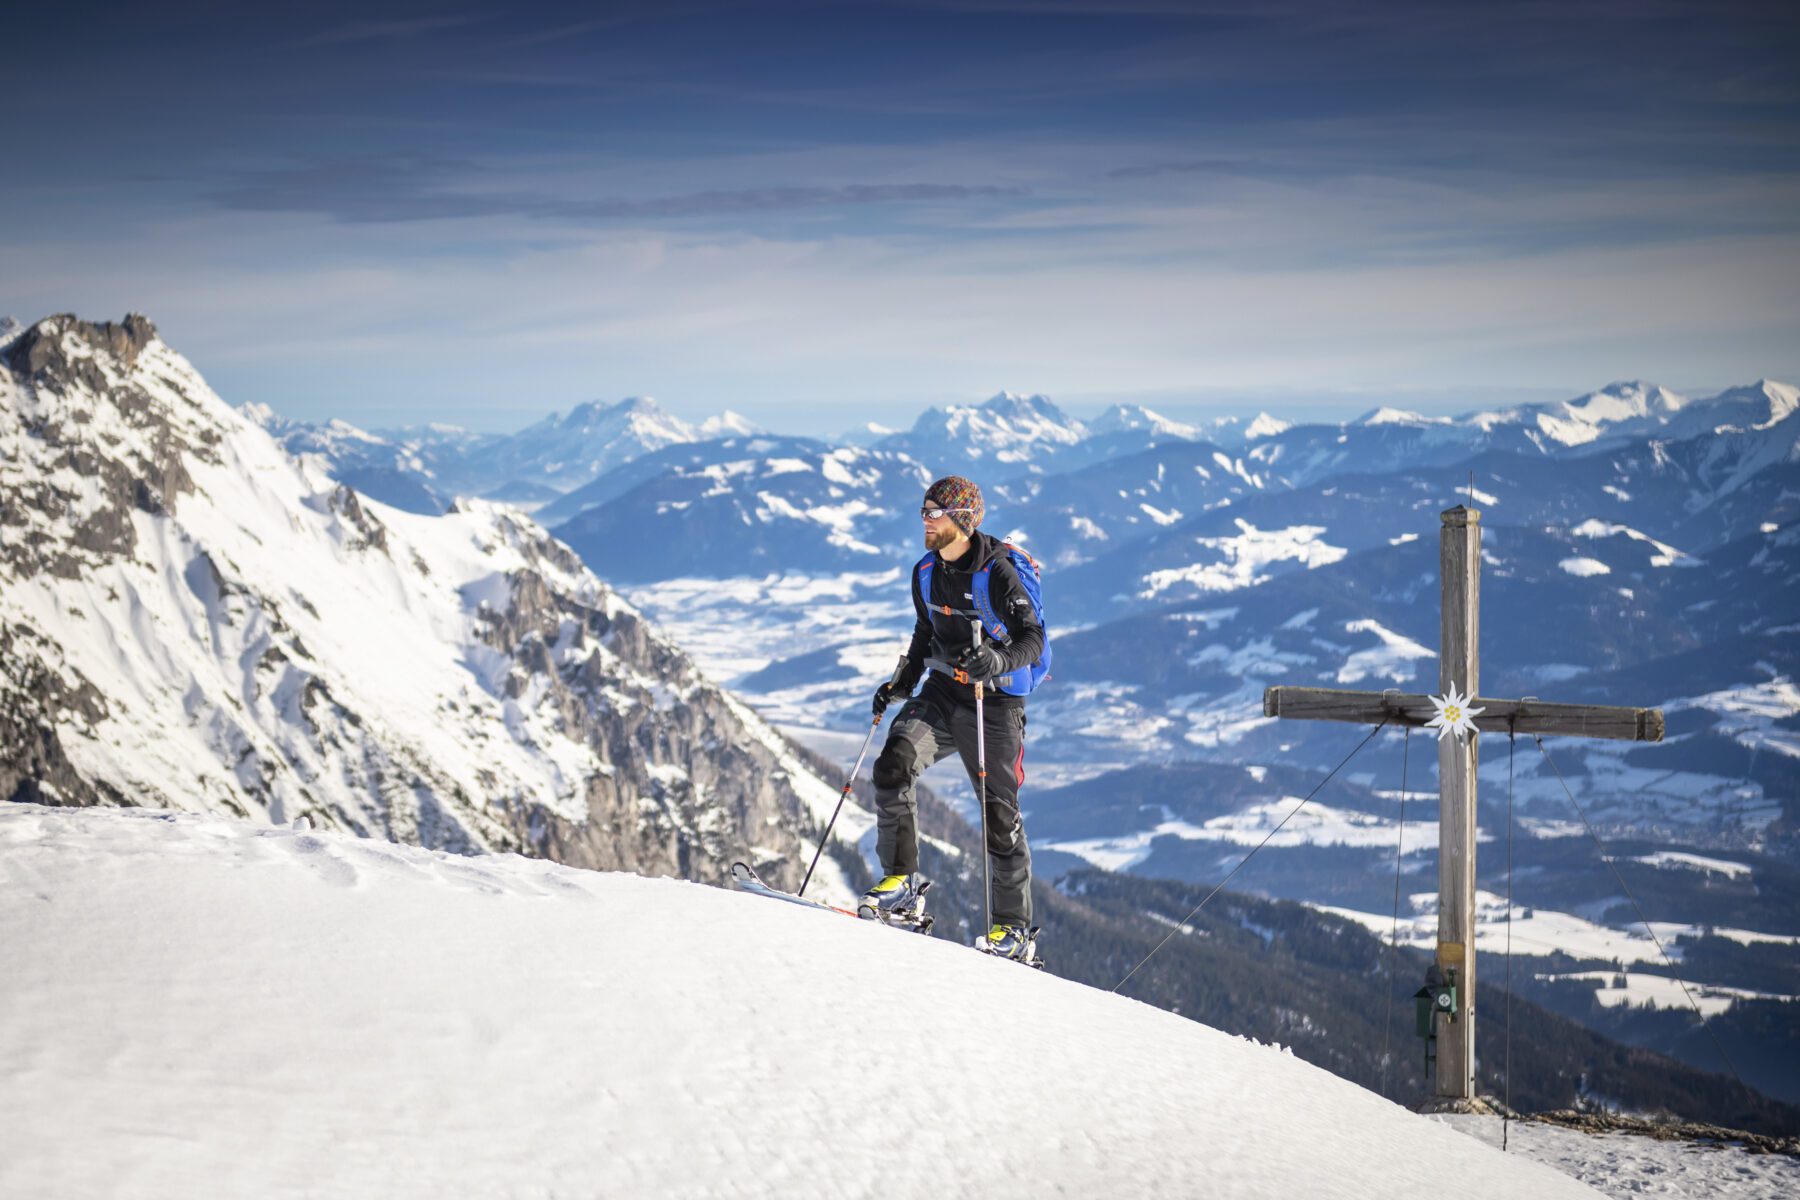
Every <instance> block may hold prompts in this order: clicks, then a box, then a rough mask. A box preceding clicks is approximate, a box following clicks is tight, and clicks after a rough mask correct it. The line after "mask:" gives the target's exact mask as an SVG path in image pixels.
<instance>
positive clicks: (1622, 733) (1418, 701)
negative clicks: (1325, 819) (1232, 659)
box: [1263, 687, 1663, 742]
mask: <svg viewBox="0 0 1800 1200" xmlns="http://www.w3.org/2000/svg"><path fill="white" fill-rule="evenodd" d="M1469 707H1470V708H1472V709H1473V708H1479V709H1481V710H1483V711H1482V713H1481V715H1480V716H1478V717H1474V718H1472V720H1473V721H1474V723H1475V728H1476V729H1479V730H1480V731H1481V732H1483V733H1523V734H1559V735H1562V736H1566V737H1590V738H1610V739H1612V740H1614V741H1623V742H1660V741H1662V738H1663V715H1662V710H1661V709H1658V708H1622V707H1617V706H1613V705H1606V704H1553V703H1551V702H1549V701H1547V700H1539V699H1537V698H1536V697H1532V696H1527V697H1526V698H1525V699H1523V700H1495V699H1493V698H1492V697H1490V696H1481V697H1478V698H1476V699H1474V700H1471V701H1469ZM1436 712H1437V709H1436V707H1435V706H1434V705H1433V704H1432V703H1431V697H1430V696H1427V695H1424V694H1422V693H1417V692H1397V691H1386V692H1347V691H1339V690H1337V689H1335V688H1314V687H1272V688H1268V689H1266V690H1265V691H1264V692H1263V716H1265V717H1294V718H1298V719H1300V720H1306V721H1348V722H1351V723H1352V724H1358V725H1379V724H1380V723H1381V722H1383V721H1386V722H1387V723H1388V724H1390V725H1411V726H1413V727H1414V728H1420V727H1423V726H1424V724H1425V723H1426V722H1427V721H1429V720H1431V718H1432V717H1433V715H1435V714H1436Z"/></svg>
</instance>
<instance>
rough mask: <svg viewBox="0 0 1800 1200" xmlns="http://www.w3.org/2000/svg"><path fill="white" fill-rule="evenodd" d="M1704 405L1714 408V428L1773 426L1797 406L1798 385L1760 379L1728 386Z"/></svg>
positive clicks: (1760, 427)
mask: <svg viewBox="0 0 1800 1200" xmlns="http://www.w3.org/2000/svg"><path fill="white" fill-rule="evenodd" d="M1707 407H1708V409H1709V410H1716V416H1717V420H1715V421H1714V422H1713V426H1714V428H1725V427H1730V426H1736V427H1737V428H1749V429H1772V428H1773V427H1775V426H1776V425H1779V424H1780V423H1781V422H1783V421H1785V420H1787V419H1788V418H1789V417H1791V416H1793V415H1794V412H1795V411H1796V409H1800V388H1796V387H1795V386H1793V385H1792V384H1787V383H1777V382H1775V381H1774V380H1773V379H1759V380H1757V381H1756V382H1755V383H1753V384H1750V385H1748V386H1746V387H1735V388H1727V389H1726V390H1725V391H1723V392H1720V393H1719V394H1718V395H1717V396H1715V397H1713V398H1712V399H1711V400H1709V401H1707Z"/></svg>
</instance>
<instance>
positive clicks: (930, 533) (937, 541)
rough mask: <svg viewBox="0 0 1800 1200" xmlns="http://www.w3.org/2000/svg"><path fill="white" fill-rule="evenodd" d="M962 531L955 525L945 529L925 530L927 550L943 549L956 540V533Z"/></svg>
mask: <svg viewBox="0 0 1800 1200" xmlns="http://www.w3.org/2000/svg"><path fill="white" fill-rule="evenodd" d="M961 532H962V530H960V529H958V528H957V527H956V526H955V525H951V526H949V527H948V528H945V529H937V530H932V529H927V530H926V531H925V548H926V549H927V550H942V549H943V548H944V547H945V546H948V545H949V544H950V543H951V542H954V541H955V540H956V535H957V534H959V533H961Z"/></svg>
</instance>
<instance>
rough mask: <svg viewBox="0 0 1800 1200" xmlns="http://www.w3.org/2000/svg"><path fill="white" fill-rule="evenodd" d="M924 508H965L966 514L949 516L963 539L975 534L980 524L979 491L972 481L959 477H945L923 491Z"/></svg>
mask: <svg viewBox="0 0 1800 1200" xmlns="http://www.w3.org/2000/svg"><path fill="white" fill-rule="evenodd" d="M925 507H926V508H952V509H955V508H966V509H968V510H969V511H967V512H957V513H952V514H950V519H951V520H952V521H954V522H956V527H957V528H958V529H960V530H962V531H963V536H964V537H969V536H971V535H972V534H974V532H975V527H976V526H977V525H979V524H981V514H982V503H981V489H980V488H978V487H976V486H975V481H974V480H972V479H964V478H963V477H962V476H961V475H946V476H944V477H943V478H942V479H940V480H938V481H937V482H936V483H934V484H932V485H931V486H930V487H928V488H926V489H925Z"/></svg>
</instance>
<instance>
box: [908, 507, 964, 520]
mask: <svg viewBox="0 0 1800 1200" xmlns="http://www.w3.org/2000/svg"><path fill="white" fill-rule="evenodd" d="M974 511H975V510H974V509H972V508H921V509H920V510H919V515H920V516H921V517H924V518H925V519H926V520H927V521H936V520H939V519H941V518H943V517H947V516H949V515H950V514H951V513H966V512H974Z"/></svg>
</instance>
